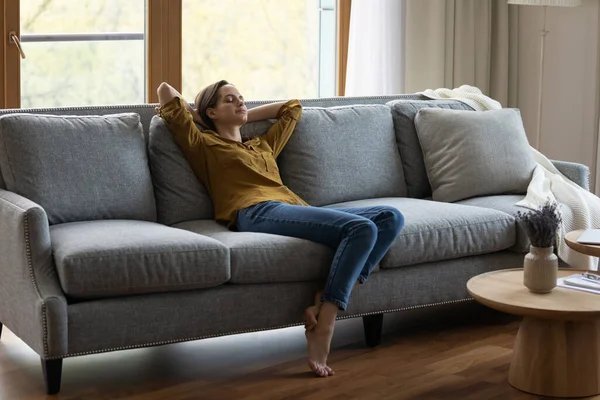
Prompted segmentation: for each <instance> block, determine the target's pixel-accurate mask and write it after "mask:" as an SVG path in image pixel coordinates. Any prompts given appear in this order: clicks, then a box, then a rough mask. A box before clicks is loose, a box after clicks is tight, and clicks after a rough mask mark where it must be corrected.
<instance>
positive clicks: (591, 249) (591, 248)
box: [565, 229, 600, 257]
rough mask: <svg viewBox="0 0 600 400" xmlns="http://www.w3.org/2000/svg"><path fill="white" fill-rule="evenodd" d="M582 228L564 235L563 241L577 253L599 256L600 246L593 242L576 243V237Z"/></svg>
mask: <svg viewBox="0 0 600 400" xmlns="http://www.w3.org/2000/svg"><path fill="white" fill-rule="evenodd" d="M583 231H584V229H579V230H577V231H571V232H569V233H567V234H566V235H565V243H566V244H567V246H569V247H570V248H572V249H573V250H575V251H576V252H578V253H581V254H587V255H588V256H594V257H600V246H596V245H593V244H583V243H577V239H579V236H580V235H581V234H582V233H583Z"/></svg>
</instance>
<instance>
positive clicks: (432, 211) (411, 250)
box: [329, 198, 516, 269]
mask: <svg viewBox="0 0 600 400" xmlns="http://www.w3.org/2000/svg"><path fill="white" fill-rule="evenodd" d="M377 205H386V206H392V207H396V208H397V209H398V210H400V212H401V213H402V214H403V215H404V229H402V231H401V232H400V234H399V235H398V238H397V239H396V241H395V242H394V243H393V244H392V246H391V247H390V250H389V251H388V253H387V254H386V255H385V256H384V258H383V260H382V261H381V268H382V269H385V268H397V267H402V266H406V265H413V264H420V263H426V262H434V261H441V260H449V259H453V258H459V257H467V256H473V255H478V254H485V253H493V252H496V251H500V250H504V249H507V248H510V247H511V246H513V245H514V244H515V236H516V233H515V230H516V227H515V225H516V222H515V219H514V218H513V217H511V216H510V215H508V214H506V213H504V212H501V211H496V210H492V209H488V208H482V207H473V206H465V205H460V204H453V203H440V202H435V201H430V200H421V199H409V198H379V199H369V200H360V201H352V202H347V203H339V204H335V205H331V206H329V207H333V208H335V207H368V206H377Z"/></svg>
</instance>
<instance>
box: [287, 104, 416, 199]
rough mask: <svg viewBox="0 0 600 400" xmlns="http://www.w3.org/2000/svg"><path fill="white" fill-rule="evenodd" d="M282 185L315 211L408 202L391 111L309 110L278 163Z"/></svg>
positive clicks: (381, 107) (384, 108)
mask: <svg viewBox="0 0 600 400" xmlns="http://www.w3.org/2000/svg"><path fill="white" fill-rule="evenodd" d="M278 164H279V170H280V173H281V178H282V181H283V183H284V184H285V185H286V186H288V187H289V188H290V189H291V190H292V191H293V192H295V193H296V194H298V195H299V196H300V197H301V198H303V199H304V200H305V201H306V202H307V203H309V204H310V205H313V206H322V205H327V204H333V203H339V202H343V201H352V200H360V199H368V198H375V197H406V183H405V181H404V173H403V171H402V161H401V159H400V154H399V152H398V147H397V146H396V139H395V137H394V125H393V121H392V115H391V113H390V109H389V107H387V106H385V105H379V104H372V105H352V106H340V107H331V108H320V107H307V108H305V109H304V110H303V113H302V117H301V118H300V121H299V122H298V124H297V125H296V130H295V132H294V135H293V136H292V137H291V138H290V140H289V142H288V143H287V145H286V147H285V148H284V150H283V152H282V153H281V155H280V157H279V159H278Z"/></svg>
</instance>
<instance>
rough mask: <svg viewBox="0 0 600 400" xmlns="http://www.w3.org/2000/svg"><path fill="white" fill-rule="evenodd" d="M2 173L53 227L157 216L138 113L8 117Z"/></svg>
mask: <svg viewBox="0 0 600 400" xmlns="http://www.w3.org/2000/svg"><path fill="white" fill-rule="evenodd" d="M0 170H1V171H2V175H3V176H4V181H5V183H6V187H7V189H8V190H10V191H12V192H15V193H17V194H20V195H22V196H24V197H26V198H28V199H30V200H32V201H34V202H36V203H38V204H39V205H40V206H42V207H43V208H44V210H45V211H46V213H47V215H48V220H49V223H50V224H59V223H64V222H73V221H87V220H99V219H134V220H144V221H156V204H155V201H154V191H153V188H152V180H151V177H150V168H149V167H148V157H147V154H146V144H145V141H144V136H143V133H142V125H141V123H140V117H139V115H138V114H133V113H127V114H113V115H104V116H91V115H90V116H57V115H39V114H26V113H23V114H8V115H4V116H2V117H0Z"/></svg>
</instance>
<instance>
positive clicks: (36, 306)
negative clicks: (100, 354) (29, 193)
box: [0, 189, 68, 359]
mask: <svg viewBox="0 0 600 400" xmlns="http://www.w3.org/2000/svg"><path fill="white" fill-rule="evenodd" d="M0 322H1V323H2V324H5V325H6V326H7V327H8V328H9V329H10V330H11V331H13V332H14V333H15V334H16V335H17V336H18V337H20V338H21V339H22V340H23V341H24V342H25V343H27V344H28V345H29V346H30V347H31V348H32V349H33V350H34V351H35V352H37V353H38V354H39V355H40V356H41V357H42V358H43V359H48V358H53V357H59V356H61V355H64V354H67V350H68V346H67V343H68V341H67V301H66V299H65V295H64V293H63V291H62V289H61V286H60V282H59V280H58V276H57V274H56V269H55V267H54V260H53V258H52V247H51V245H50V229H49V226H48V217H47V216H46V212H45V211H44V209H43V208H42V207H40V206H39V205H37V204H35V203H34V202H32V201H30V200H28V199H26V198H24V197H22V196H19V195H17V194H15V193H12V192H9V191H6V190H2V189H0Z"/></svg>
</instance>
